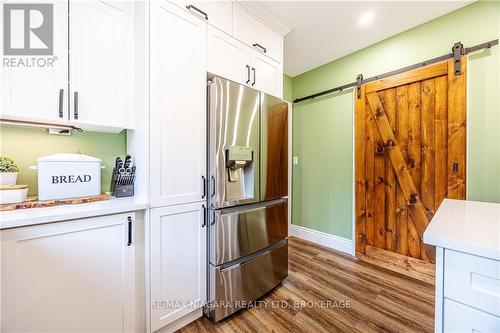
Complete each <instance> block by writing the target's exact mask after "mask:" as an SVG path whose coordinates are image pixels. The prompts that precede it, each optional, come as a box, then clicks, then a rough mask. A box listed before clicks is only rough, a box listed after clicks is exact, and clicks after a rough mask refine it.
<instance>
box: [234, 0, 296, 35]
mask: <svg viewBox="0 0 500 333" xmlns="http://www.w3.org/2000/svg"><path fill="white" fill-rule="evenodd" d="M233 2H234V4H235V5H237V6H240V7H242V8H243V9H245V10H247V11H248V12H250V13H251V14H253V15H254V16H255V17H257V18H258V19H259V20H261V21H262V22H263V23H265V24H266V25H268V26H269V27H270V28H272V29H273V30H275V31H276V32H277V33H279V34H280V35H282V36H285V35H288V34H289V33H290V32H291V31H292V30H293V28H291V27H289V26H288V25H286V24H285V23H283V22H281V21H280V20H278V19H277V18H276V17H275V16H273V15H272V14H270V13H269V9H268V8H267V7H266V5H265V4H264V3H262V2H259V1H233Z"/></svg>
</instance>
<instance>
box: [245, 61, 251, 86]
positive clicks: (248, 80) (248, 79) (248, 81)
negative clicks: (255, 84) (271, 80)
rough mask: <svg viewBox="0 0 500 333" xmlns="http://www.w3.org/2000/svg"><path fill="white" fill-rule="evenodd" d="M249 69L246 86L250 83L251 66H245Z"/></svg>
mask: <svg viewBox="0 0 500 333" xmlns="http://www.w3.org/2000/svg"><path fill="white" fill-rule="evenodd" d="M245 66H246V67H247V81H246V82H245V83H246V84H249V83H250V66H248V65H245Z"/></svg>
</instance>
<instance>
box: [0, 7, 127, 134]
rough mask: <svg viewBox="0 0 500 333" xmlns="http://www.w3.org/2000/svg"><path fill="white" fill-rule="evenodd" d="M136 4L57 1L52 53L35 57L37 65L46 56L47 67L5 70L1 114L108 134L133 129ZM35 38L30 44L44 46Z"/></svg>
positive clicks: (11, 117) (31, 37) (3, 69)
mask: <svg viewBox="0 0 500 333" xmlns="http://www.w3.org/2000/svg"><path fill="white" fill-rule="evenodd" d="M68 5H69V8H68ZM133 6H134V5H133V3H125V2H121V1H112V0H110V1H97V0H88V1H69V2H68V1H54V2H53V8H54V11H53V22H54V27H53V28H54V40H53V47H54V52H53V56H52V55H51V56H36V59H41V60H37V64H38V63H43V61H42V60H44V59H45V60H44V61H45V62H44V63H45V64H48V65H45V66H43V67H37V66H35V67H33V66H30V68H20V67H17V68H5V67H3V68H2V79H1V80H2V87H1V93H2V95H1V97H2V100H1V106H2V109H1V117H2V118H8V119H13V120H24V121H36V122H42V123H50V124H68V122H69V123H70V124H72V125H74V126H77V127H81V128H83V129H88V130H99V131H105V132H119V131H121V130H122V129H124V128H132V124H131V122H130V119H131V117H130V116H129V112H130V111H131V105H132V102H133V97H132V95H133V94H132V93H131V91H130V89H131V87H132V81H133V77H132V75H133V74H132V73H133V67H132V66H131V65H130V64H132V63H133V61H132V60H133V57H132V54H131V52H130V51H129V50H131V44H132V42H131V37H130V36H132V35H133V33H131V31H133V25H131V24H129V27H127V20H128V19H130V17H132V15H133ZM15 35H16V36H18V35H20V36H22V35H23V33H22V32H19V33H16V34H15ZM36 38H37V36H36V35H34V34H32V35H31V36H30V43H38V44H36V45H40V43H42V42H41V41H37V40H36ZM32 39H35V41H33V40H32ZM21 40H23V38H21ZM68 41H69V45H68ZM15 42H16V43H18V44H19V43H20V42H19V41H17V39H15ZM24 43H26V41H24ZM17 47H19V45H17ZM12 57H13V58H14V57H15V56H12ZM32 57H33V56H30V58H32ZM15 58H16V59H18V58H19V57H15ZM23 58H26V57H23ZM68 59H69V62H68ZM17 62H19V60H17ZM127 63H128V64H129V65H128V66H126V64H127Z"/></svg>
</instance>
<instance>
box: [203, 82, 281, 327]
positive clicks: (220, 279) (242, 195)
mask: <svg viewBox="0 0 500 333" xmlns="http://www.w3.org/2000/svg"><path fill="white" fill-rule="evenodd" d="M208 91H209V92H208V98H209V100H208V119H209V128H208V152H209V153H208V170H209V179H208V182H209V186H208V187H209V191H208V193H209V195H208V207H209V215H208V216H209V218H208V220H209V221H208V225H209V228H208V230H209V232H208V256H207V257H208V265H207V267H208V274H207V276H208V282H207V283H208V285H207V287H208V288H207V291H208V295H207V296H208V301H209V302H208V305H207V307H205V314H206V315H207V316H209V317H210V318H212V319H213V320H215V321H219V320H221V319H223V318H225V317H227V316H228V315H230V314H232V313H234V312H236V311H238V310H239V309H241V308H243V307H246V306H247V305H248V302H252V301H255V300H256V299H258V298H259V297H261V296H262V295H264V294H265V293H267V292H268V291H269V290H271V289H273V288H274V287H276V286H277V285H278V284H279V283H280V282H281V281H282V280H283V279H284V278H286V276H287V275H288V248H287V237H288V209H287V204H288V203H287V195H288V162H287V161H288V104H287V103H286V102H284V101H282V100H281V99H279V98H276V97H272V96H269V95H266V94H264V93H261V92H258V91H256V90H254V89H252V88H249V87H246V86H243V85H240V84H237V83H234V82H231V81H228V80H225V79H221V78H218V77H215V78H213V79H212V80H210V81H209V86H208Z"/></svg>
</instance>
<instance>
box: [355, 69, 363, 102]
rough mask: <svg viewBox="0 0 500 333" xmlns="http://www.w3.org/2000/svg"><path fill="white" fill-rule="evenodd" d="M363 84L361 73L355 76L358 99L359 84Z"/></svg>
mask: <svg viewBox="0 0 500 333" xmlns="http://www.w3.org/2000/svg"><path fill="white" fill-rule="evenodd" d="M362 84H363V74H358V76H356V88H357V89H356V91H357V92H358V99H359V98H361V85H362Z"/></svg>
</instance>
